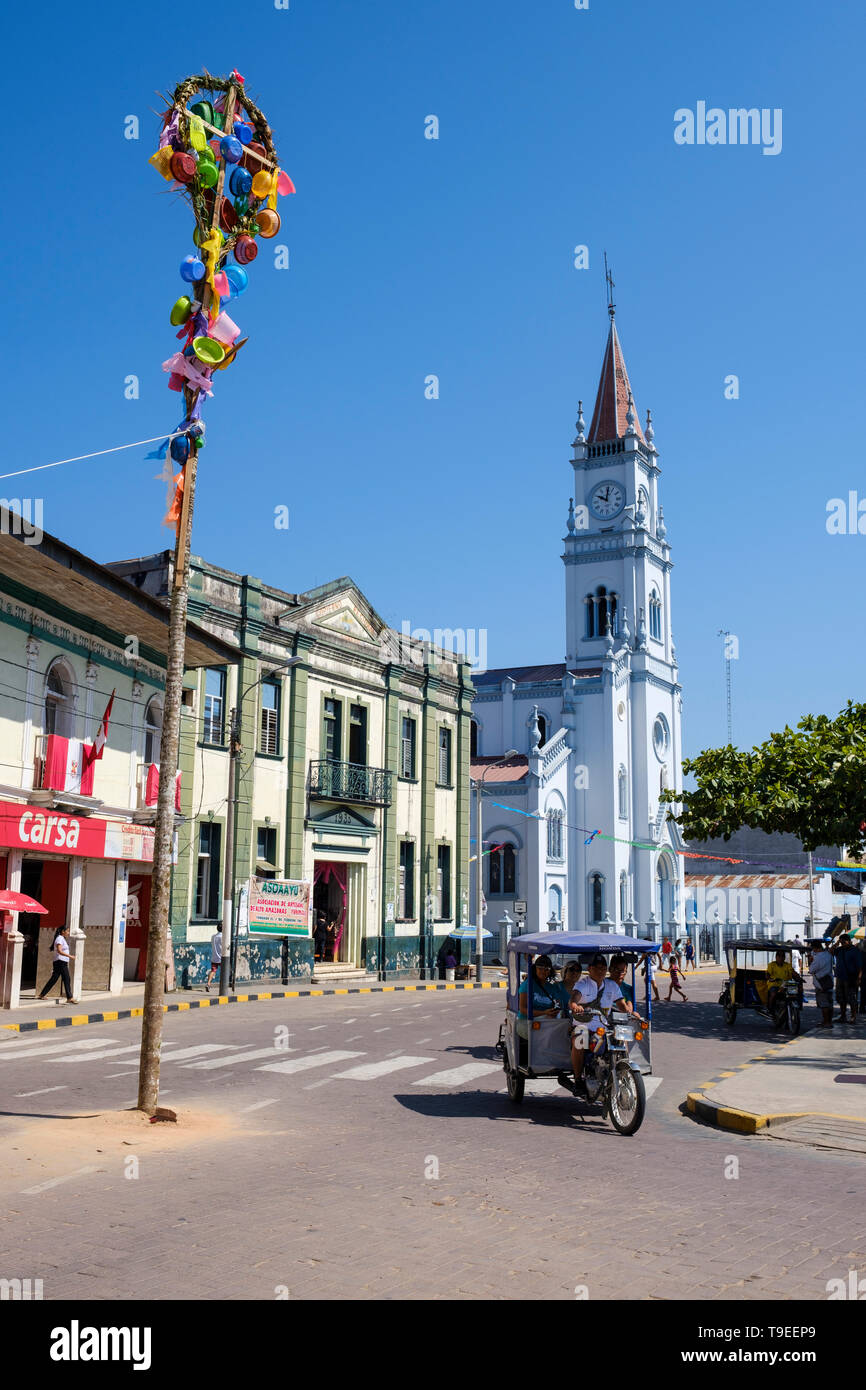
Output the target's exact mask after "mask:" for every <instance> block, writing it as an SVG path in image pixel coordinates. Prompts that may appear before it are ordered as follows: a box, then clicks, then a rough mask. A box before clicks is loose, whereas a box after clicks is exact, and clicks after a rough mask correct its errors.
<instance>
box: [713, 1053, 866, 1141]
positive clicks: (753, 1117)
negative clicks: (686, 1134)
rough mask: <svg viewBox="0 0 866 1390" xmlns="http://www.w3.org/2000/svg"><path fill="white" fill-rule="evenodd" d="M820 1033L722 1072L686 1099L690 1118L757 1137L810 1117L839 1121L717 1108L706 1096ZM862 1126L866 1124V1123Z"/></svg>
mask: <svg viewBox="0 0 866 1390" xmlns="http://www.w3.org/2000/svg"><path fill="white" fill-rule="evenodd" d="M817 1031H818V1030H817V1029H816V1028H810V1029H809V1030H808V1032H807V1033H798V1035H797V1037H796V1038H786V1039H785V1041H784V1042H780V1043H773V1044H772V1046H771V1048H770V1049H769V1050H767V1051H765V1052H763V1053H762V1054H761V1055H760V1056H759V1057H752V1058H751V1059H750V1060H749V1061H748V1062H741V1063H740V1064H739V1065H738V1066H736V1067H733V1068H732V1069H731V1070H730V1071H723V1072H720V1073H719V1074H718V1075H717V1076H714V1077H713V1078H712V1080H710V1081H703V1082H701V1084H700V1086H699V1087H698V1089H697V1090H696V1091H689V1093H688V1095H687V1096H686V1110H687V1111H688V1113H689V1114H690V1115H696V1116H697V1118H698V1119H700V1120H704V1121H705V1122H706V1123H707V1124H711V1125H715V1127H716V1128H717V1129H729V1130H735V1131H736V1132H737V1133H738V1134H757V1133H758V1132H759V1130H763V1129H772V1128H773V1126H774V1125H784V1124H788V1122H789V1121H790V1120H802V1119H805V1118H807V1117H814V1118H816V1119H820V1118H821V1117H824V1118H827V1119H836V1118H838V1116H833V1115H830V1114H829V1113H828V1112H827V1111H824V1110H795V1111H792V1112H791V1113H790V1114H782V1113H779V1114H776V1113H770V1114H766V1115H762V1114H758V1113H756V1112H755V1111H752V1110H737V1109H736V1108H735V1107H733V1106H727V1105H717V1104H716V1103H715V1102H714V1101H712V1100H708V1099H707V1097H706V1096H705V1095H704V1094H703V1092H704V1091H705V1090H706V1089H707V1088H708V1087H710V1086H718V1085H719V1083H720V1082H722V1081H726V1080H727V1079H728V1077H731V1076H735V1075H736V1074H737V1072H741V1071H747V1070H748V1069H749V1067H754V1066H757V1065H758V1063H760V1062H769V1061H770V1060H771V1058H772V1056H773V1055H774V1054H775V1053H777V1052H781V1050H782V1048H783V1047H792V1046H793V1045H794V1043H798V1042H800V1041H801V1040H802V1039H803V1038H806V1037H809V1036H811V1034H813V1033H817ZM861 1123H864V1124H866V1121H862V1122H861Z"/></svg>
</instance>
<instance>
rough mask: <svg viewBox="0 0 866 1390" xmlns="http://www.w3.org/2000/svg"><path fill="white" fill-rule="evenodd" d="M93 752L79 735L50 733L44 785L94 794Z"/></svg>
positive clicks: (47, 740) (86, 794) (54, 789)
mask: <svg viewBox="0 0 866 1390" xmlns="http://www.w3.org/2000/svg"><path fill="white" fill-rule="evenodd" d="M90 752H91V750H90V748H88V747H86V746H85V744H84V743H83V742H82V741H81V739H80V738H61V736H60V735H59V734H49V735H48V738H47V739H46V747H45V771H44V774H43V778H42V785H43V787H45V788H46V789H50V790H52V791H58V792H76V793H78V794H79V795H81V796H92V795H93V759H92V757H91V756H90Z"/></svg>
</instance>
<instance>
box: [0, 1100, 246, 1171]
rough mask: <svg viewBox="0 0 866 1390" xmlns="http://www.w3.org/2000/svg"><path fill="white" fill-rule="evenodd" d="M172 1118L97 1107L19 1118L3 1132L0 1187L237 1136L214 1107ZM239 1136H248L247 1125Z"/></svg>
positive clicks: (235, 1126)
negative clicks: (163, 1120)
mask: <svg viewBox="0 0 866 1390" xmlns="http://www.w3.org/2000/svg"><path fill="white" fill-rule="evenodd" d="M176 1113H177V1123H176V1124H172V1123H157V1124H151V1122H150V1120H149V1119H148V1117H147V1116H146V1115H144V1114H143V1113H142V1112H141V1111H140V1110H103V1111H95V1112H90V1113H89V1114H80V1115H46V1116H39V1117H36V1118H33V1117H27V1118H23V1117H22V1121H21V1123H20V1124H19V1125H17V1126H16V1127H15V1128H14V1129H8V1128H5V1132H4V1135H3V1145H2V1147H3V1154H4V1162H3V1171H2V1181H3V1185H4V1186H7V1185H8V1186H14V1187H18V1188H20V1187H21V1183H22V1182H30V1183H32V1185H33V1186H37V1185H40V1184H48V1183H51V1180H52V1179H54V1178H63V1179H66V1178H68V1176H69V1175H70V1173H71V1172H75V1171H81V1170H84V1169H86V1171H88V1172H99V1171H101V1170H114V1169H115V1168H116V1165H117V1164H118V1162H121V1163H122V1162H123V1161H124V1160H125V1159H126V1158H128V1157H129V1156H131V1155H134V1156H135V1157H136V1158H143V1157H144V1156H146V1155H150V1154H167V1153H173V1152H176V1151H180V1150H183V1149H187V1148H189V1147H191V1146H193V1145H197V1144H212V1143H215V1142H220V1141H223V1140H226V1139H235V1138H238V1137H239V1135H240V1133H241V1126H240V1125H239V1124H238V1123H237V1122H236V1120H235V1119H234V1117H233V1116H232V1115H231V1114H230V1113H228V1112H223V1111H219V1110H203V1109H192V1108H186V1109H179V1110H178V1111H177V1112H176ZM242 1132H243V1137H244V1138H245V1139H249V1138H251V1137H252V1136H251V1134H250V1130H249V1128H248V1127H246V1126H244V1127H243V1130H242Z"/></svg>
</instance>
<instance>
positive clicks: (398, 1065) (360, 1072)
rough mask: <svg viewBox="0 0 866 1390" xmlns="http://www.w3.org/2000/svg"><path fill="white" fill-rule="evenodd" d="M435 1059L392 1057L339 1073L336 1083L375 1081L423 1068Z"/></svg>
mask: <svg viewBox="0 0 866 1390" xmlns="http://www.w3.org/2000/svg"><path fill="white" fill-rule="evenodd" d="M433 1061H435V1058H433V1057H392V1058H391V1059H390V1060H389V1061H385V1062H364V1063H362V1064H361V1066H359V1067H350V1068H349V1070H348V1071H338V1072H336V1073H335V1075H334V1080H335V1081H375V1080H376V1078H377V1077H379V1076H387V1075H388V1073H389V1072H392V1071H405V1069H406V1067H423V1066H424V1064H425V1063H426V1062H433Z"/></svg>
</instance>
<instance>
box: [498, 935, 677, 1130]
mask: <svg viewBox="0 0 866 1390" xmlns="http://www.w3.org/2000/svg"><path fill="white" fill-rule="evenodd" d="M658 949H659V943H658V942H657V941H643V940H640V939H639V938H636V937H632V936H621V935H618V934H617V933H615V932H541V933H539V934H537V935H533V936H518V937H512V939H511V941H509V943H508V988H507V995H506V1005H505V1022H504V1023H503V1024H502V1025H501V1027H500V1030H499V1041H498V1043H497V1045H496V1046H497V1051H498V1052H500V1053H501V1056H502V1065H503V1068H504V1070H505V1078H506V1086H507V1090H508V1097H509V1099H510V1100H511V1102H512V1104H514V1105H519V1104H520V1103H521V1101H522V1100H523V1096H524V1090H525V1086H526V1082H527V1080H528V1079H532V1080H534V1079H535V1078H538V1077H553V1076H555V1077H556V1078H557V1079H558V1081H559V1084H560V1086H562V1087H563V1088H564V1089H565V1090H568V1091H571V1093H572V1095H577V1096H578V1097H579V1098H580V1099H582V1100H586V1101H588V1103H589V1104H590V1105H593V1106H599V1107H601V1109H602V1112H603V1114H605V1115H606V1116H607V1117H608V1118H609V1119H610V1122H611V1124H612V1125H613V1127H614V1129H615V1130H617V1131H618V1133H620V1134H626V1135H627V1134H634V1133H635V1132H636V1131H637V1130H638V1129H639V1128H640V1126H641V1124H642V1122H643V1118H644V1114H645V1113H646V1089H645V1087H644V1082H643V1078H644V1076H646V1075H649V1074H650V1073H651V1072H652V1036H651V1033H652V1030H651V1022H652V1000H651V998H650V974H649V970H647V972H646V990H645V993H646V999H645V1002H644V1003H643V1005H642V1006H640V1007H639V1006H638V1002H637V982H636V977H635V967H636V964H637V962H638V960H640V959H645V958H646V957H647V956H649V955H654V954H655V953H657V952H658ZM542 954H543V955H547V956H550V958H551V959H552V960H553V962H554V964H558V965H560V966H561V965H562V964H564V963H565V962H566V961H568V960H569V959H572V960H573V959H574V958H575V957H577V958H578V959H581V958H582V960H583V963H584V965H588V963H589V961H590V960H591V959H592V957H593V956H595V955H599V954H601V955H604V956H605V957H607V960H608V963H609V962H610V957H611V956H613V955H624V956H626V958H627V959H628V960H629V962H630V964H631V993H632V999H633V1001H634V1007H635V1009H639V1012H640V1013H641V1014H642V1017H636V1016H635V1015H634V1014H629V1013H626V1011H625V1010H623V1009H617V1008H616V1007H614V1008H612V1009H610V1010H608V1011H606V1012H605V1011H604V1010H600V1009H597V1008H594V1007H592V1006H590V1007H589V1008H587V1009H585V1010H584V1011H583V1015H582V1020H581V1021H580V1022H579V1024H578V1026H581V1025H583V1026H584V1027H585V1034H584V1038H583V1039H582V1041H583V1042H584V1043H585V1050H584V1067H583V1080H584V1084H585V1087H586V1094H585V1096H584V1095H582V1094H580V1093H579V1092H578V1091H577V1090H576V1088H575V1082H574V1078H573V1075H572V1072H571V1022H572V1020H571V1016H570V1015H569V1016H566V1015H565V1012H564V1013H563V1016H562V1017H561V1018H535V1017H534V1015H533V1007H532V994H533V991H532V990H531V989H529V990H527V1013H526V1015H521V1014H520V1011H519V998H518V992H519V989H520V983H521V978H522V976H525V975H526V973H527V972H528V971H529V968H530V965H531V961H532V958H533V957H534V956H538V955H542ZM521 1024H522V1025H524V1026H523V1027H522V1028H521V1026H520V1025H521ZM523 1034H525V1036H523Z"/></svg>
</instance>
